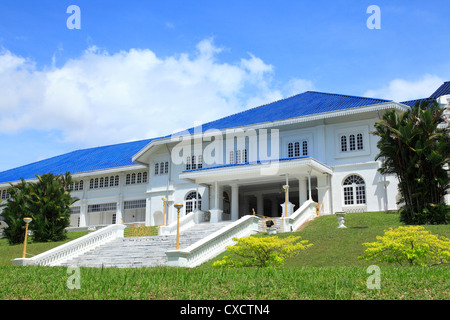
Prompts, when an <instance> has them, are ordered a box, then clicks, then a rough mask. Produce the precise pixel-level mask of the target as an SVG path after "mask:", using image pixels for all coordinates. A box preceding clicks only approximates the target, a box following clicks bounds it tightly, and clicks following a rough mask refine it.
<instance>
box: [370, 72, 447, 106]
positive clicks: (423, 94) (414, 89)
mask: <svg viewBox="0 0 450 320" xmlns="http://www.w3.org/2000/svg"><path fill="white" fill-rule="evenodd" d="M444 82H445V80H444V79H442V78H440V77H438V76H436V75H429V74H426V75H424V76H423V77H422V78H421V79H418V80H416V81H408V80H404V79H394V80H392V81H391V82H389V84H388V85H387V86H385V87H383V88H380V89H374V90H368V91H366V92H365V94H364V96H366V97H373V98H382V99H388V100H394V101H397V102H401V101H408V100H415V99H420V98H427V97H429V96H430V95H431V94H433V92H434V91H436V89H437V88H439V86H440V85H442V83H444Z"/></svg>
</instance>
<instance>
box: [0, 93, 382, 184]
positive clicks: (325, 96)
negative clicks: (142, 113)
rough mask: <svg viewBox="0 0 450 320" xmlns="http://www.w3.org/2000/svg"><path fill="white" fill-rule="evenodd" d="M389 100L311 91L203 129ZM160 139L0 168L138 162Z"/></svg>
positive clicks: (15, 174)
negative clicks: (142, 152) (137, 156)
mask: <svg viewBox="0 0 450 320" xmlns="http://www.w3.org/2000/svg"><path fill="white" fill-rule="evenodd" d="M388 101H390V100H384V99H373V98H365V97H357V96H348V95H340V94H331V93H321V92H314V91H308V92H305V93H302V94H299V95H295V96H292V97H290V98H286V99H283V100H279V101H276V102H273V103H269V104H266V105H263V106H260V107H257V108H253V109H249V110H246V111H243V112H240V113H236V114H233V115H230V116H228V117H225V118H221V119H218V120H215V121H211V122H209V123H206V124H204V125H203V126H202V131H206V130H209V129H219V130H220V129H226V128H235V127H241V126H247V125H252V124H257V123H266V122H271V121H278V120H285V119H291V118H297V117H302V116H308V115H313V114H320V113H327V112H332V111H338V110H344V109H353V108H358V107H363V106H368V105H374V104H379V103H384V102H388ZM188 131H189V132H193V131H194V129H193V128H191V129H188ZM167 137H169V136H167ZM160 138H161V137H160ZM160 138H156V139H160ZM156 139H148V140H142V141H135V142H129V143H123V144H117V145H110V146H104V147H98V148H91V149H84V150H78V151H73V152H70V153H66V154H63V155H60V156H56V157H53V158H50V159H46V160H42V161H38V162H35V163H31V164H28V165H25V166H21V167H18V168H15V169H11V170H7V171H3V172H0V183H5V182H10V181H17V180H20V178H24V179H32V178H34V177H35V175H36V174H44V173H53V174H62V173H64V172H66V171H68V172H70V173H72V174H75V173H81V172H89V171H94V170H104V169H111V168H118V167H124V166H129V165H133V164H135V163H133V162H132V157H133V155H135V154H136V153H138V151H140V150H141V149H143V148H144V147H145V146H146V145H147V144H148V143H150V142H151V141H152V140H156Z"/></svg>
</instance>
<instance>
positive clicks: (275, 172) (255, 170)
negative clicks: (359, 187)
mask: <svg viewBox="0 0 450 320" xmlns="http://www.w3.org/2000/svg"><path fill="white" fill-rule="evenodd" d="M331 175H332V170H331V168H329V167H328V166H326V165H324V164H322V163H320V162H318V161H317V160H315V159H312V158H309V157H299V158H289V159H280V160H277V161H271V162H266V163H260V162H256V163H244V164H233V165H223V166H215V167H206V168H201V169H197V170H189V171H184V172H182V173H181V174H180V178H181V179H184V180H188V181H191V182H193V183H195V184H202V185H207V186H209V189H210V195H211V199H210V208H209V211H210V214H211V220H210V221H211V222H217V221H222V220H232V221H235V220H237V219H239V218H240V217H242V216H244V215H247V214H252V213H253V210H254V212H255V213H256V214H257V215H261V216H269V217H281V216H282V215H283V216H285V208H286V209H287V215H286V216H290V215H291V214H292V213H293V212H294V211H295V210H296V209H298V208H299V207H300V206H301V205H302V204H303V203H304V202H305V201H306V200H308V199H312V200H313V201H316V202H318V203H319V205H320V207H321V210H322V211H323V213H329V212H330V199H329V197H330V190H329V187H330V179H329V177H330V176H331ZM284 185H289V188H288V189H287V194H285V190H284V189H283V186H284ZM285 197H286V198H287V202H288V205H287V206H286V205H285Z"/></svg>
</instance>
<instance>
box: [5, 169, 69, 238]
mask: <svg viewBox="0 0 450 320" xmlns="http://www.w3.org/2000/svg"><path fill="white" fill-rule="evenodd" d="M36 177H37V179H38V181H37V182H26V181H24V180H23V179H22V181H21V182H20V183H19V184H16V185H12V186H11V187H10V188H9V189H8V192H9V194H10V195H11V197H10V199H8V200H7V201H6V203H5V204H3V206H4V209H3V212H2V216H3V217H4V219H5V222H6V224H7V225H8V227H7V228H5V230H4V233H5V236H6V237H7V238H8V241H9V243H10V244H17V243H21V242H23V239H24V233H25V222H24V221H23V218H24V217H31V218H32V219H33V221H32V222H30V225H29V229H31V230H33V241H36V242H46V241H60V240H64V239H65V238H66V234H65V228H66V227H68V226H69V225H70V206H71V205H72V204H73V203H74V202H75V201H77V200H78V199H77V198H73V197H72V196H71V195H70V191H69V190H67V189H68V186H69V185H70V184H71V183H72V182H73V180H72V176H71V175H70V174H69V173H66V174H64V175H56V176H55V175H53V174H44V175H41V176H40V175H37V176H36Z"/></svg>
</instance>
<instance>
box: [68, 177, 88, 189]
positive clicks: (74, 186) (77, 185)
mask: <svg viewBox="0 0 450 320" xmlns="http://www.w3.org/2000/svg"><path fill="white" fill-rule="evenodd" d="M83 188H84V182H83V180H80V181H77V182H72V183H71V184H70V185H69V187H68V189H69V191H78V190H83Z"/></svg>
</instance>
